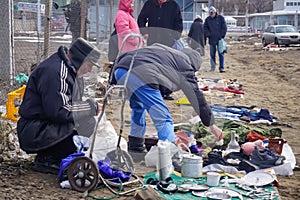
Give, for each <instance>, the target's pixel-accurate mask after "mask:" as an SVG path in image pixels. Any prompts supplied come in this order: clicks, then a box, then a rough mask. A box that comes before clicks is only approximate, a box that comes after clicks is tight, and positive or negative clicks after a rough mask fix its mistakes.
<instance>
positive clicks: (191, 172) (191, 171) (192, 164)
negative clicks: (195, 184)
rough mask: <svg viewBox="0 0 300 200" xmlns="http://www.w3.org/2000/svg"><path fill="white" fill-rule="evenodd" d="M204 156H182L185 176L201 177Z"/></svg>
mask: <svg viewBox="0 0 300 200" xmlns="http://www.w3.org/2000/svg"><path fill="white" fill-rule="evenodd" d="M202 163H203V161H202V158H201V157H199V156H196V155H193V154H185V155H183V156H182V167H181V174H182V176H183V177H188V178H199V177H201V176H202Z"/></svg>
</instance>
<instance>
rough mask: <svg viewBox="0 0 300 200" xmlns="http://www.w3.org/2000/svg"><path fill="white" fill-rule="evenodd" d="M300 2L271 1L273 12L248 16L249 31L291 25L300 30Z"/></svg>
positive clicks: (298, 0) (297, 0)
mask: <svg viewBox="0 0 300 200" xmlns="http://www.w3.org/2000/svg"><path fill="white" fill-rule="evenodd" d="M299 12H300V0H276V1H273V11H270V12H264V13H254V14H250V15H249V22H250V23H249V25H250V27H251V29H255V30H262V31H263V30H265V29H266V28H267V27H268V26H269V25H293V26H295V27H296V28H298V30H300V16H299V14H300V13H299Z"/></svg>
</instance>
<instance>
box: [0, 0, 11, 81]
mask: <svg viewBox="0 0 300 200" xmlns="http://www.w3.org/2000/svg"><path fill="white" fill-rule="evenodd" d="M1 6H2V8H1V9H0V16H1V17H2V19H1V22H0V24H1V29H0V37H1V40H0V44H1V48H0V62H1V67H0V78H1V79H2V80H5V81H9V80H10V84H11V85H12V84H13V78H14V67H13V36H14V34H13V28H12V27H13V18H12V16H13V14H12V0H5V1H2V4H1Z"/></svg>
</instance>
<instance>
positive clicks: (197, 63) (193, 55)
mask: <svg viewBox="0 0 300 200" xmlns="http://www.w3.org/2000/svg"><path fill="white" fill-rule="evenodd" d="M181 52H183V53H185V54H186V55H187V56H188V57H189V59H190V64H191V66H192V67H193V68H194V71H195V72H196V71H198V70H199V69H200V67H201V63H202V59H201V55H200V53H199V52H198V51H195V50H194V49H192V48H190V47H186V48H183V49H182V50H181Z"/></svg>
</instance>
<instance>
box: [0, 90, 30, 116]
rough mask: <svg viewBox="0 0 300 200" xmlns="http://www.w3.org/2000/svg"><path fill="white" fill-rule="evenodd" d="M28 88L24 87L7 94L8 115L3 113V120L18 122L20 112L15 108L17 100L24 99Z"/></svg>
mask: <svg viewBox="0 0 300 200" xmlns="http://www.w3.org/2000/svg"><path fill="white" fill-rule="evenodd" d="M25 89H26V86H25V85H24V86H22V87H20V88H19V89H17V90H14V91H12V92H10V93H8V94H7V98H8V100H7V102H6V113H3V114H2V115H1V117H2V118H3V119H9V120H12V121H14V122H17V121H18V118H17V117H16V115H17V114H18V112H19V110H18V109H17V108H16V106H15V99H21V100H22V99H23V96H24V93H25Z"/></svg>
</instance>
